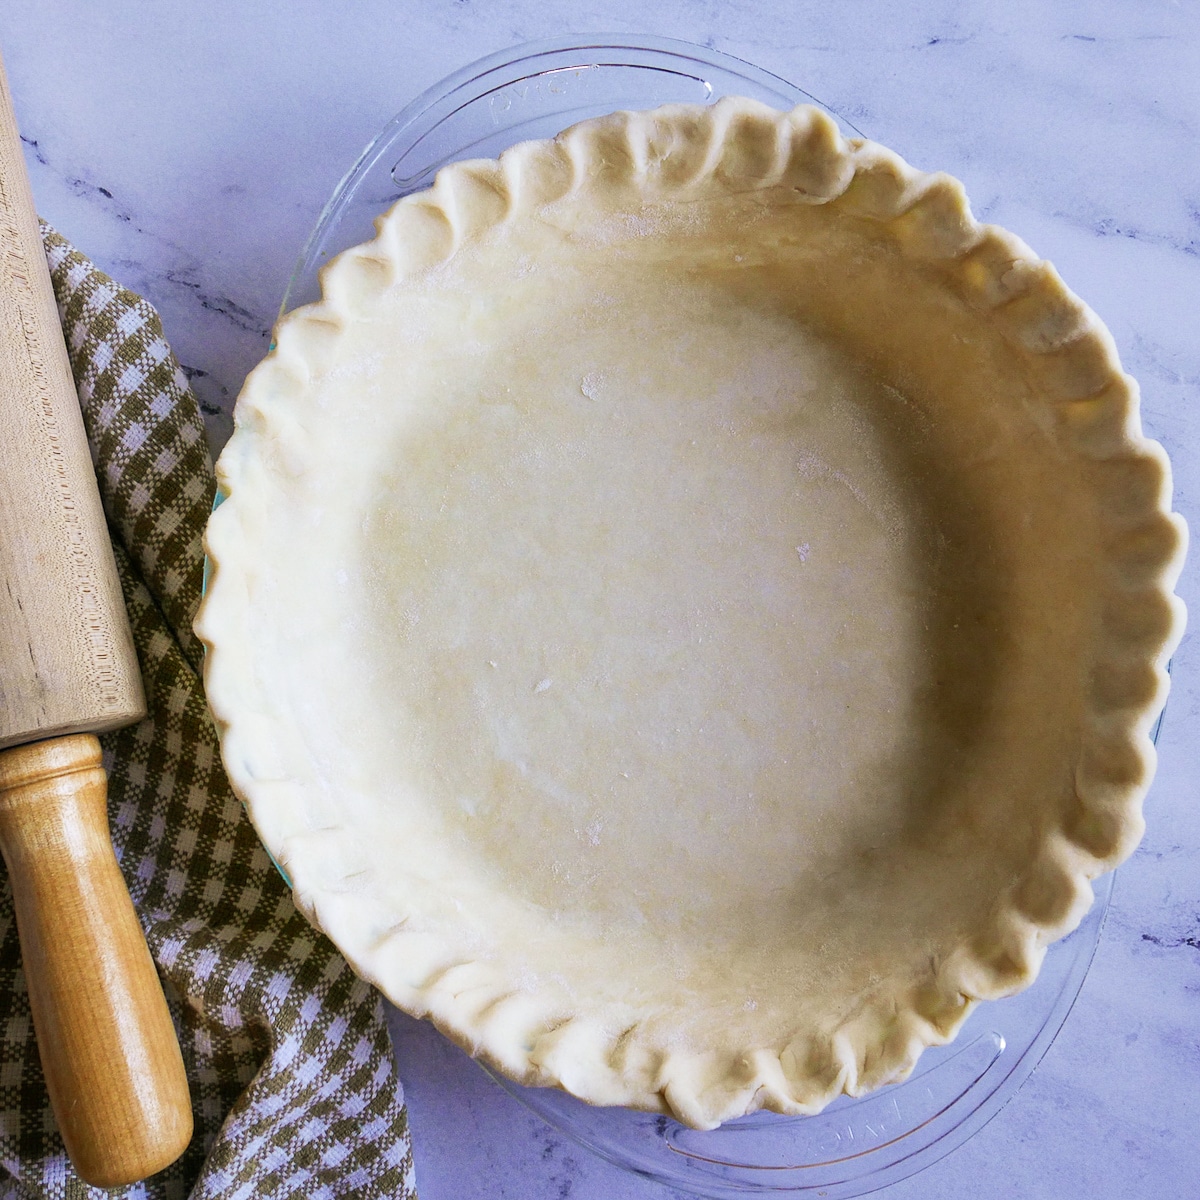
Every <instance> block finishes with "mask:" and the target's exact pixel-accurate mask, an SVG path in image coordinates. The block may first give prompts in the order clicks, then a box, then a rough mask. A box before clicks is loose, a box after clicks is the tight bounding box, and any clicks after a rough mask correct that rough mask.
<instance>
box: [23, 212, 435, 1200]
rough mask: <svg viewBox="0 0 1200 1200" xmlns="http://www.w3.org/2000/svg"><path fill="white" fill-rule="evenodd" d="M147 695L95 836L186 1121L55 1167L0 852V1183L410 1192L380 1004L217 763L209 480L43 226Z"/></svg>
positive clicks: (195, 451)
mask: <svg viewBox="0 0 1200 1200" xmlns="http://www.w3.org/2000/svg"><path fill="white" fill-rule="evenodd" d="M43 237H44V240H45V247H46V254H47V257H48V259H49V262H50V271H51V276H52V278H53V281H54V291H55V295H56V297H57V300H58V308H59V314H60V316H61V319H62V326H63V331H64V333H65V335H66V340H67V348H68V351H69V353H70V358H71V367H72V369H73V371H74V374H75V382H76V385H77V387H78V390H79V400H80V404H81V405H82V407H83V416H84V423H85V425H86V427H87V434H88V440H89V442H90V444H91V449H92V457H93V460H94V462H95V464H96V475H97V478H98V480H99V484H100V494H101V497H102V498H103V501H104V509H105V512H106V513H107V516H108V521H109V527H110V531H111V533H112V539H113V546H114V549H115V551H116V556H117V565H118V567H119V568H120V573H121V583H122V585H123V588H124V592H125V603H126V605H127V606H128V609H129V616H130V621H131V623H132V625H133V634H134V640H135V641H136V643H137V649H138V655H139V657H140V660H141V666H142V673H143V677H144V679H145V684H146V695H147V698H148V702H149V706H150V715H149V716H148V717H147V718H146V719H145V720H144V721H142V722H141V724H139V725H135V726H132V727H131V728H128V729H123V730H119V731H118V732H116V733H111V734H107V735H105V736H104V737H103V738H102V739H101V741H102V742H103V745H104V751H105V763H106V766H107V768H108V774H109V818H110V822H111V825H112V833H113V842H114V845H115V846H116V851H117V857H118V859H119V860H120V863H121V869H122V871H123V872H124V875H125V879H126V881H127V882H128V884H129V890H130V892H131V893H132V895H133V902H134V905H135V906H136V908H137V911H138V915H139V917H140V919H141V923H142V927H143V929H144V930H145V931H146V937H147V940H148V941H149V943H150V949H151V952H152V953H153V955H154V960H155V962H156V963H157V964H158V968H159V972H160V974H161V975H162V978H163V980H164V982H165V987H166V992H167V998H168V1001H169V1003H170V1005H171V1011H172V1014H173V1016H174V1018H175V1022H176V1027H177V1029H178V1031H179V1035H180V1044H181V1046H182V1049H183V1058H184V1062H185V1063H186V1064H187V1069H188V1077H189V1080H190V1084H191V1093H192V1106H193V1109H194V1111H195V1120H196V1133H195V1137H194V1138H193V1140H192V1143H191V1145H190V1146H189V1147H188V1149H187V1151H186V1152H185V1154H184V1155H183V1157H182V1159H180V1160H179V1162H177V1163H175V1164H174V1165H173V1166H171V1167H169V1168H168V1169H167V1170H165V1171H163V1172H162V1173H161V1174H159V1175H156V1176H154V1177H153V1178H152V1179H150V1180H147V1181H145V1182H144V1183H140V1184H136V1185H134V1186H132V1187H129V1188H125V1189H121V1190H119V1191H115V1192H104V1191H101V1190H100V1189H96V1188H91V1187H88V1186H87V1185H86V1184H84V1183H82V1182H81V1181H80V1180H79V1179H78V1178H77V1177H76V1176H75V1175H74V1173H73V1171H72V1169H71V1166H70V1163H69V1162H68V1160H67V1157H66V1154H65V1152H64V1150H63V1144H62V1139H61V1138H60V1137H59V1135H58V1130H57V1127H56V1125H55V1123H54V1118H53V1115H52V1113H51V1110H50V1104H49V1100H48V1098H47V1096H46V1090H45V1085H44V1083H43V1080H42V1071H41V1065H40V1062H39V1060H38V1053H37V1046H36V1044H35V1042H34V1037H33V1028H32V1024H31V1021H30V1016H29V1002H28V997H27V995H26V991H25V979H24V975H23V974H22V970H21V959H20V949H19V946H18V943H17V930H16V924H15V922H14V920H13V908H12V896H11V892H10V890H9V886H8V879H7V874H6V873H4V870H3V865H2V864H0V877H2V884H3V886H2V888H0V1166H2V1167H3V1171H0V1197H3V1198H8V1197H13V1198H17V1197H20V1198H22V1200H25V1198H32V1197H56V1198H57V1197H71V1198H74V1197H93V1196H94V1197H104V1196H122V1197H135V1196H136V1197H148V1198H149V1197H153V1198H156V1200H157V1198H159V1197H162V1198H164V1200H165V1198H167V1197H179V1198H181V1200H182V1197H185V1196H191V1197H194V1198H196V1200H218V1198H219V1200H235V1198H236V1200H242V1198H247V1200H248V1198H251V1197H254V1198H258V1197H291V1196H303V1197H305V1198H306V1200H319V1198H323V1197H330V1198H332V1197H354V1198H356V1200H370V1198H373V1197H388V1198H389V1200H390V1198H398V1200H415V1196H416V1192H415V1189H414V1186H413V1167H412V1147H411V1142H410V1140H409V1134H408V1124H407V1116H406V1112H405V1109H404V1106H403V1097H402V1093H401V1088H400V1082H399V1080H398V1078H397V1076H396V1071H395V1067H394V1064H393V1059H392V1048H391V1042H390V1039H389V1037H388V1031H387V1026H386V1024H385V1021H384V1014H383V1007H382V1003H381V1001H380V999H379V997H378V995H376V994H375V992H373V991H372V989H371V988H370V987H369V986H368V985H367V984H365V983H363V982H362V981H361V980H360V979H358V978H357V977H356V976H355V975H354V974H353V973H352V972H351V970H350V968H349V967H348V966H347V965H346V963H345V961H344V960H343V959H342V957H341V956H340V955H339V954H338V952H337V951H336V950H335V949H334V947H333V946H332V944H331V943H330V942H329V941H328V940H327V939H326V938H325V937H323V936H322V935H321V934H319V933H317V932H316V931H315V930H314V929H312V928H311V927H310V926H309V925H308V924H307V923H306V922H305V920H304V919H303V918H302V917H301V916H300V915H299V914H298V913H297V912H296V909H295V908H294V907H293V905H292V898H291V893H290V892H289V891H288V889H287V888H286V887H285V886H284V884H283V881H282V880H281V879H280V877H279V875H278V874H277V873H276V871H275V869H274V867H273V866H272V865H271V862H270V860H269V859H268V857H267V855H266V853H265V852H264V851H263V849H262V847H261V846H260V845H259V842H258V839H257V837H256V836H255V833H254V830H253V828H252V827H251V825H250V822H249V821H248V820H247V818H246V815H245V813H244V812H243V811H242V807H241V805H240V804H239V803H238V801H237V799H236V797H235V796H234V795H233V793H232V792H231V791H230V788H229V784H228V782H227V781H226V778H225V774H224V771H223V770H222V768H221V760H220V755H219V753H218V749H217V738H216V732H215V730H214V729H213V725H212V722H211V721H210V719H209V716H208V712H207V709H206V707H205V703H204V694H203V690H202V687H201V682H200V664H201V647H200V645H199V643H198V642H197V641H196V638H195V636H194V635H193V633H192V616H193V614H194V612H195V609H196V605H197V603H198V602H199V599H200V579H201V569H202V562H203V554H202V550H201V546H200V535H201V532H202V531H203V528H204V523H205V521H206V519H207V517H208V512H209V507H210V505H211V503H212V497H213V486H214V485H213V475H212V464H211V462H210V460H209V455H208V449H207V446H206V443H205V440H204V427H203V425H202V423H201V420H200V414H199V411H198V408H197V405H196V401H195V398H194V397H193V395H192V393H191V391H190V389H189V387H188V383H187V380H186V379H185V378H184V375H183V372H182V371H181V370H180V368H179V365H178V363H177V362H176V361H175V357H174V355H173V354H172V353H171V350H170V347H169V346H168V345H167V343H166V340H165V339H164V337H163V332H162V327H161V325H160V324H159V320H158V317H157V315H156V313H155V312H154V310H153V309H152V308H151V307H150V306H149V305H148V304H146V302H145V301H144V300H142V299H141V298H140V297H138V296H136V295H134V294H133V293H132V292H129V291H127V290H126V289H124V288H122V287H120V286H118V285H117V284H115V283H114V282H113V281H112V280H111V279H109V278H108V277H107V276H106V275H104V274H103V273H102V272H100V271H98V270H97V269H96V268H95V267H94V266H93V265H92V263H90V262H89V261H88V260H87V259H86V258H85V257H84V256H83V255H82V254H80V253H79V252H78V251H76V250H74V249H73V248H72V247H71V246H70V245H69V244H68V243H67V242H66V240H65V239H63V238H62V237H60V236H59V235H58V234H57V233H55V232H54V231H53V230H50V229H48V228H45V227H43Z"/></svg>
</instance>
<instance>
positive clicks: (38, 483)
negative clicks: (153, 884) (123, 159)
mask: <svg viewBox="0 0 1200 1200" xmlns="http://www.w3.org/2000/svg"><path fill="white" fill-rule="evenodd" d="M145 711H146V706H145V699H144V697H143V694H142V685H141V677H140V674H139V671H138V664H137V656H136V654H135V652H134V647H133V639H132V636H131V634H130V631H129V621H128V617H127V616H126V613H125V609H124V604H123V602H122V598H121V589H120V583H119V580H118V577H117V572H116V565H115V563H114V561H113V554H112V546H111V544H110V542H109V538H108V532H107V528H106V525H105V520H104V513H103V510H102V508H101V505H100V497H99V495H98V493H97V489H96V480H95V476H94V474H93V472H92V464H91V458H90V455H89V453H88V446H87V438H86V436H85V433H84V429H83V421H82V417H81V414H80V410H79V401H78V397H77V396H76V393H75V385H74V382H73V380H72V378H71V368H70V363H69V361H68V359H67V354H66V347H65V346H64V344H63V338H62V330H61V329H60V327H59V323H58V313H57V311H56V309H55V304H54V294H53V291H52V289H51V284H50V275H49V270H48V268H47V266H46V259H45V255H44V254H43V252H42V244H41V237H40V233H39V230H38V223H37V216H36V214H35V212H34V207H33V199H32V196H31V194H30V191H29V183H28V180H27V179H26V177H25V171H24V160H23V158H22V152H21V143H20V137H19V136H18V133H17V127H16V119H15V117H14V115H13V110H12V102H11V98H10V96H9V93H8V84H7V81H6V79H5V76H4V71H3V67H2V66H0V850H3V853H4V857H5V860H6V862H7V863H8V869H9V874H10V876H11V880H12V888H13V898H14V904H15V907H16V912H17V925H18V929H19V932H20V938H21V952H22V959H23V962H24V967H25V975H26V980H27V983H28V989H29V1000H30V1007H31V1009H32V1012H33V1022H34V1030H35V1033H36V1035H37V1040H38V1049H39V1052H40V1054H41V1058H42V1065H43V1068H44V1071H45V1076H46V1084H47V1088H48V1089H49V1092H50V1099H51V1103H52V1104H53V1107H54V1112H55V1116H56V1118H57V1120H58V1125H59V1129H60V1131H61V1133H62V1135H63V1140H64V1141H65V1143H66V1147H67V1153H68V1154H69V1155H70V1156H71V1159H72V1162H73V1163H74V1164H75V1167H76V1170H77V1171H78V1172H79V1174H80V1175H81V1176H83V1178H84V1179H85V1180H87V1182H89V1183H93V1184H96V1185H99V1186H102V1187H112V1186H115V1185H117V1184H123V1183H132V1182H134V1181H135V1180H137V1179H141V1178H144V1177H145V1176H146V1175H148V1174H152V1173H153V1172H155V1171H158V1170H161V1169H162V1168H163V1167H165V1166H167V1165H168V1164H169V1163H170V1162H172V1161H173V1160H174V1159H175V1158H177V1157H178V1156H179V1155H180V1154H181V1153H182V1152H183V1150H184V1149H185V1147H186V1146H187V1143H188V1142H189V1140H190V1139H191V1133H192V1114H191V1104H190V1099H189V1096H188V1087H187V1077H186V1075H185V1073H184V1069H183V1060H182V1057H181V1055H180V1052H179V1046H178V1043H177V1042H176V1040H175V1031H174V1027H173V1025H172V1022H171V1016H170V1012H169V1011H168V1009H167V1004H166V1000H165V999H164V997H163V992H162V987H161V986H160V984H159V981H158V976H157V974H156V972H155V970H154V963H153V960H152V959H151V957H150V952H149V950H148V949H147V948H146V943H145V939H144V938H143V936H142V932H141V929H140V927H139V925H138V921H137V916H136V914H135V912H134V909H133V904H132V902H131V900H130V898H129V892H128V891H127V889H126V887H125V883H124V880H123V878H122V876H121V872H120V869H119V867H118V865H117V861H116V858H115V856H114V854H113V847H112V841H111V838H110V835H109V830H108V817H107V811H106V801H105V794H106V789H107V781H106V779H105V776H104V770H103V768H102V766H101V764H100V747H99V743H98V742H97V740H96V738H95V737H94V736H93V735H94V734H95V733H97V732H102V731H104V730H108V729H116V728H119V727H121V726H123V725H128V724H130V723H131V722H133V721H136V720H138V719H140V718H141V717H142V716H144V714H145Z"/></svg>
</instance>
